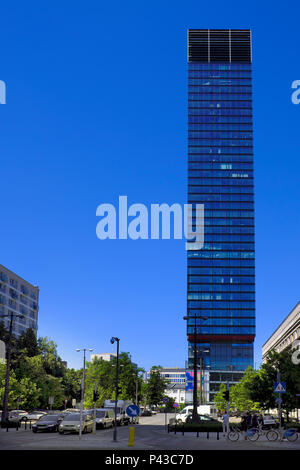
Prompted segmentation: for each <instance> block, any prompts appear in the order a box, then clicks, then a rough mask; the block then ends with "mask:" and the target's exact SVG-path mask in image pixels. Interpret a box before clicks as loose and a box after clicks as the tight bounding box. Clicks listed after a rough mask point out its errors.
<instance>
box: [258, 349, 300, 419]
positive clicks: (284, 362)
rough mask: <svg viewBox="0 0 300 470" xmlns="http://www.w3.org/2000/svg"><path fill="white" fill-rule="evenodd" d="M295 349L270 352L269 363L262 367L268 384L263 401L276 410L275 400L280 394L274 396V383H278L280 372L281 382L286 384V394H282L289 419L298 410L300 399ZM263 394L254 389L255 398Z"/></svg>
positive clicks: (299, 372)
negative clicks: (299, 398) (294, 355)
mask: <svg viewBox="0 0 300 470" xmlns="http://www.w3.org/2000/svg"><path fill="white" fill-rule="evenodd" d="M292 354H293V349H292V347H289V348H287V349H285V350H284V351H281V352H277V351H274V350H272V351H270V352H269V354H268V356H267V361H266V363H264V364H263V365H262V367H261V369H262V371H263V374H264V375H263V377H264V380H265V384H267V387H265V388H266V390H265V394H263V395H262V399H263V400H264V401H265V402H266V406H267V407H269V408H275V407H276V406H277V405H276V403H275V398H276V397H278V394H274V391H273V388H274V382H277V372H278V371H279V372H280V380H281V381H282V382H285V383H286V393H282V394H281V398H282V405H281V406H282V409H283V410H284V411H285V412H286V415H287V417H288V415H289V413H290V412H291V411H292V410H294V409H296V408H297V407H298V406H299V405H298V397H297V396H296V395H297V394H298V393H300V367H299V365H298V364H294V363H293V361H292ZM259 393H261V390H260V389H255V388H253V391H252V394H253V396H255V395H258V394H259Z"/></svg>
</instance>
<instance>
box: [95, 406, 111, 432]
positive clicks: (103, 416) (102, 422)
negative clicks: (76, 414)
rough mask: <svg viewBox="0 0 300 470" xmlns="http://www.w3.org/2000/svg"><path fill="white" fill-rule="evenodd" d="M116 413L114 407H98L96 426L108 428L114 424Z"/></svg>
mask: <svg viewBox="0 0 300 470" xmlns="http://www.w3.org/2000/svg"><path fill="white" fill-rule="evenodd" d="M114 420H115V413H114V411H113V410H112V409H106V408H97V409H96V427H97V428H102V429H106V428H109V427H112V426H113V425H114Z"/></svg>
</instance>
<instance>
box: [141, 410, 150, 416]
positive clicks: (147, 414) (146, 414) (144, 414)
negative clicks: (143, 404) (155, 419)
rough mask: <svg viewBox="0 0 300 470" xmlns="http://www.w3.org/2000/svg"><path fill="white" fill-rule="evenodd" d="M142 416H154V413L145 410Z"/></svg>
mask: <svg viewBox="0 0 300 470" xmlns="http://www.w3.org/2000/svg"><path fill="white" fill-rule="evenodd" d="M141 416H152V412H151V411H150V410H144V411H143V413H142V414H141Z"/></svg>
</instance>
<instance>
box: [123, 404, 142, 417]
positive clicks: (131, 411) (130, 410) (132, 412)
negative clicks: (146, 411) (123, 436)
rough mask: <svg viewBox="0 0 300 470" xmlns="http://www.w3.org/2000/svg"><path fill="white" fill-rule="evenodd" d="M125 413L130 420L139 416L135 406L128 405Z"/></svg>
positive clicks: (137, 408)
mask: <svg viewBox="0 0 300 470" xmlns="http://www.w3.org/2000/svg"><path fill="white" fill-rule="evenodd" d="M126 413H127V414H128V416H129V417H130V418H134V417H135V416H138V415H139V414H140V409H139V407H138V406H137V405H129V406H127V408H126Z"/></svg>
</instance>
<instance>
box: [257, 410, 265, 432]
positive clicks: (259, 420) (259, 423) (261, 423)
mask: <svg viewBox="0 0 300 470" xmlns="http://www.w3.org/2000/svg"><path fill="white" fill-rule="evenodd" d="M263 426H264V417H263V414H262V413H260V415H259V416H258V427H259V430H260V431H262V429H263Z"/></svg>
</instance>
